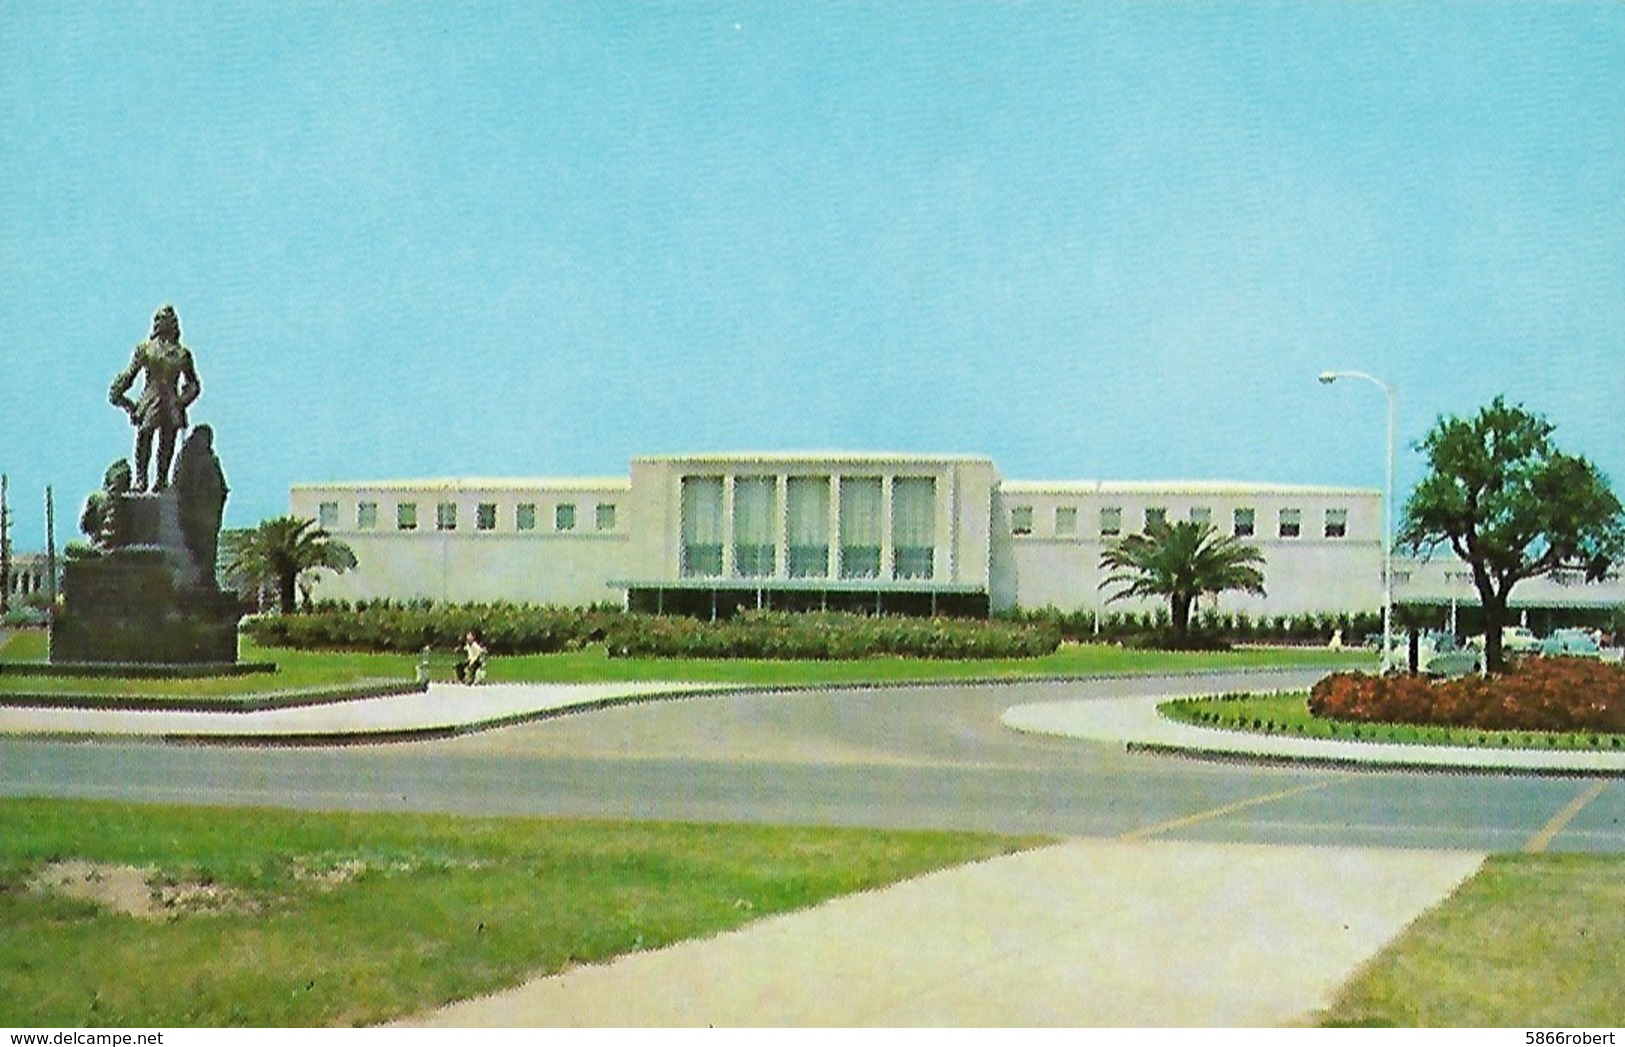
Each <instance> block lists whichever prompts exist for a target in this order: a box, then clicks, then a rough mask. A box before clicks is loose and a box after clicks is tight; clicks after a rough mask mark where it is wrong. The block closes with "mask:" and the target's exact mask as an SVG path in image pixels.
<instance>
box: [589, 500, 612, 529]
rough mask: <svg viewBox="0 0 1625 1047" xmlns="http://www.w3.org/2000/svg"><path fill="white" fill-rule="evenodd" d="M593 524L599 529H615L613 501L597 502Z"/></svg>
mask: <svg viewBox="0 0 1625 1047" xmlns="http://www.w3.org/2000/svg"><path fill="white" fill-rule="evenodd" d="M593 526H595V527H597V528H598V529H599V530H600V531H613V530H615V503H614V502H599V503H598V511H597V515H596V517H595V518H594V520H593Z"/></svg>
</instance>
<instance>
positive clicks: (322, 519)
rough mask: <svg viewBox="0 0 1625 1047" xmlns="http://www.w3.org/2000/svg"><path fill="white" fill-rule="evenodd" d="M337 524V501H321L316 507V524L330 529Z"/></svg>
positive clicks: (325, 529)
mask: <svg viewBox="0 0 1625 1047" xmlns="http://www.w3.org/2000/svg"><path fill="white" fill-rule="evenodd" d="M338 525H339V503H337V502H323V503H322V504H320V505H318V506H317V507H316V526H317V527H320V528H321V529H322V530H324V531H331V530H332V529H333V528H335V527H337V526H338Z"/></svg>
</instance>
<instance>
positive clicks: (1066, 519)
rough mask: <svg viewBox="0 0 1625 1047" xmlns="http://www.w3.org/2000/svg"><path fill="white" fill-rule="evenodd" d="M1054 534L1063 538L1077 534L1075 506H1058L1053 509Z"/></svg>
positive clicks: (1076, 508) (1076, 509) (1076, 510)
mask: <svg viewBox="0 0 1625 1047" xmlns="http://www.w3.org/2000/svg"><path fill="white" fill-rule="evenodd" d="M1055 533H1056V534H1058V535H1060V536H1061V537H1063V538H1065V537H1067V536H1069V535H1074V534H1077V533H1078V507H1077V506H1075V505H1058V506H1056V507H1055Z"/></svg>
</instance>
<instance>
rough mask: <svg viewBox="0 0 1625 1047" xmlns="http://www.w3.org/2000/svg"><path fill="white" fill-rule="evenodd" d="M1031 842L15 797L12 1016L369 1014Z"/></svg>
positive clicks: (6, 823)
mask: <svg viewBox="0 0 1625 1047" xmlns="http://www.w3.org/2000/svg"><path fill="white" fill-rule="evenodd" d="M1040 842H1043V841H1042V840H1041V838H1039V837H1022V838H1012V837H999V836H992V835H984V834H969V833H942V832H878V831H868V830H845V829H807V828H773V827H761V826H720V825H686V824H655V823H616V822H598V821H573V820H561V819H534V818H503V819H499V818H456V817H449V816H430V815H399V814H346V813H312V812H292V811H274V810H250V809H230V810H226V809H209V808H179V807H159V806H140V805H132V804H115V803H103V802H90V801H63V800H9V799H8V800H7V801H6V802H5V804H3V805H0V927H4V928H5V933H4V934H3V935H0V1025H10V1026H59V1027H76V1026H148V1027H151V1026H217V1025H248V1026H306V1025H354V1024H369V1023H374V1022H378V1021H383V1020H387V1019H390V1018H394V1017H398V1016H402V1015H406V1014H411V1013H414V1012H417V1011H419V1010H422V1009H425V1008H430V1007H434V1006H438V1005H441V1004H444V1003H447V1002H449V1001H452V1000H457V999H463V998H467V997H469V996H473V995H478V994H481V993H488V992H492V991H495V990H498V989H501V988H505V987H508V986H512V985H515V984H518V983H519V982H520V981H522V980H524V979H526V978H528V977H531V976H533V975H538V974H546V973H552V972H557V971H561V970H564V969H565V968H568V967H570V966H573V965H577V964H584V963H594V962H599V961H603V960H606V959H608V958H610V957H613V956H616V955H619V954H622V953H626V952H630V951H633V950H637V949H653V948H659V947H661V946H664V945H667V944H670V943H673V942H677V941H682V940H685V939H690V938H696V937H704V936H709V935H713V934H716V933H719V932H721V931H725V930H728V929H731V928H734V927H738V926H740V925H741V924H744V923H747V922H749V921H751V920H754V919H757V918H759V917H762V916H765V915H768V914H772V913H780V912H786V911H790V910H795V909H800V908H804V907H807V906H810V905H814V904H817V903H819V902H821V901H824V900H826V899H829V898H832V897H835V896H837V895H841V894H847V893H850V892H854V891H862V890H868V889H872V888H877V887H881V886H884V885H887V884H890V883H894V882H896V881H899V880H902V879H905V878H908V877H912V876H915V875H919V874H921V873H924V872H927V871H930V870H934V869H940V868H945V867H948V866H953V865H957V864H961V863H963V862H967V861H973V860H977V859H981V858H986V857H991V856H994V855H1000V854H1006V853H1011V852H1014V851H1016V850H1020V849H1023V848H1025V847H1030V846H1034V845H1036V844H1038V843H1040ZM70 859H71V860H77V861H80V862H85V863H92V864H91V867H92V869H93V870H94V872H93V874H92V875H93V876H94V877H100V878H101V879H99V880H95V881H94V882H96V883H113V882H115V881H116V880H118V879H119V878H120V877H121V876H122V877H125V878H128V876H129V875H138V876H139V877H140V879H139V882H140V883H141V884H142V885H143V888H142V889H143V890H144V891H145V892H146V895H147V897H146V900H147V901H148V902H149V903H150V902H152V900H153V899H154V898H160V899H167V901H165V902H163V903H159V904H156V911H155V912H154V913H152V914H149V915H146V916H140V915H133V914H131V913H130V912H128V911H119V910H118V909H117V908H115V907H111V906H110V903H108V902H107V901H106V900H100V899H84V898H74V897H67V896H64V895H63V894H62V893H60V891H53V890H47V889H41V888H40V887H38V886H37V885H36V883H35V881H36V880H37V879H38V877H40V875H41V873H42V871H44V870H46V869H48V868H50V869H56V870H60V869H61V868H63V866H61V865H60V864H57V863H61V862H63V861H65V860H70ZM130 870H139V872H138V873H135V874H132V873H130Z"/></svg>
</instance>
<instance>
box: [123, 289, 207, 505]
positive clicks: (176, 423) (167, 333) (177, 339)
mask: <svg viewBox="0 0 1625 1047" xmlns="http://www.w3.org/2000/svg"><path fill="white" fill-rule="evenodd" d="M142 373H144V374H145V376H146V378H145V381H144V382H143V383H142V386H141V397H140V399H138V400H133V401H132V400H131V399H130V398H129V396H128V395H127V394H128V393H129V391H130V386H132V385H134V384H135V377H136V375H138V374H142ZM202 392H203V383H202V382H200V381H198V377H197V370H196V368H194V367H193V366H192V351H191V350H190V349H188V348H186V346H184V345H182V344H181V322H180V318H179V317H177V316H176V315H175V307H174V306H170V305H166V306H164V307H163V308H161V309H159V310H158V312H157V313H155V314H154V315H153V318H152V337H150V338H148V339H147V340H146V341H144V342H142V343H140V344H139V345H137V346H136V347H135V355H134V356H133V357H132V358H131V359H130V366H129V367H126V368H125V369H124V370H123V371H121V372H119V376H118V377H117V378H115V379H113V387H112V389H111V390H110V391H109V392H108V399H109V400H110V401H112V403H113V406H115V407H122V408H124V410H125V412H126V413H128V414H129V416H130V424H131V425H133V426H135V488H134V489H135V490H136V491H145V490H146V489H147V464H148V462H149V461H150V460H151V458H152V438H153V436H154V434H156V435H157V437H158V468H157V472H156V475H155V476H154V477H153V484H152V489H153V490H155V491H161V490H163V489H164V488H165V487H167V486H169V462H170V459H171V458H173V457H174V454H175V434H176V433H178V432H180V431H181V430H182V429H185V428H186V409H187V408H188V407H189V406H191V404H192V401H194V400H196V399H197V398H198V394H200V393H202Z"/></svg>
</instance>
